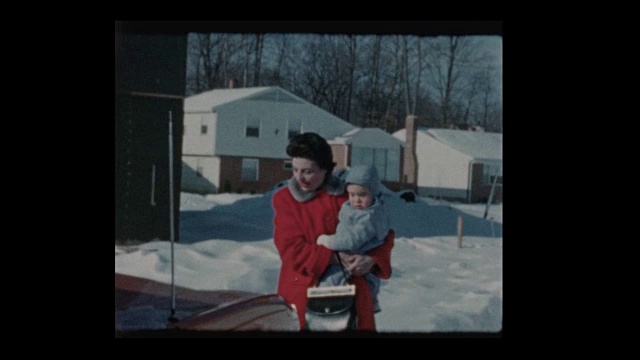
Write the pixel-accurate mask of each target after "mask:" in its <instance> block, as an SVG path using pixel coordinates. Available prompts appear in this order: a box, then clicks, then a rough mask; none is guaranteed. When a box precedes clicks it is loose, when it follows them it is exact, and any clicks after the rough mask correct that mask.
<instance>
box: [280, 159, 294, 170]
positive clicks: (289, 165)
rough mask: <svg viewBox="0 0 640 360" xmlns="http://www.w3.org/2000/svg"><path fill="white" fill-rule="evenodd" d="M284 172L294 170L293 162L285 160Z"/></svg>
mask: <svg viewBox="0 0 640 360" xmlns="http://www.w3.org/2000/svg"><path fill="white" fill-rule="evenodd" d="M282 168H283V169H284V170H291V169H293V165H291V160H285V161H284V166H283V167H282Z"/></svg>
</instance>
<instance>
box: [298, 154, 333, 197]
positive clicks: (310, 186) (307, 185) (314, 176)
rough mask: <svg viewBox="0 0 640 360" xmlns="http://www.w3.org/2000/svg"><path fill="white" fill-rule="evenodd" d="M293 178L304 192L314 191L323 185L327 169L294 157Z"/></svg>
mask: <svg viewBox="0 0 640 360" xmlns="http://www.w3.org/2000/svg"><path fill="white" fill-rule="evenodd" d="M291 166H292V168H293V177H295V178H296V181H297V182H298V185H299V186H300V188H301V189H302V190H304V191H314V190H316V189H318V188H319V187H320V185H322V182H323V181H324V177H325V176H326V175H327V170H326V169H321V168H320V167H319V166H318V164H317V163H316V162H315V161H313V160H309V159H305V158H299V157H294V158H292V159H291Z"/></svg>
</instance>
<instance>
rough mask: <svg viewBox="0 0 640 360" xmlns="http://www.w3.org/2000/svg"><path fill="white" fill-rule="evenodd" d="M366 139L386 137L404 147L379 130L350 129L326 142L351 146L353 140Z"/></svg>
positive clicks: (395, 139) (400, 142)
mask: <svg viewBox="0 0 640 360" xmlns="http://www.w3.org/2000/svg"><path fill="white" fill-rule="evenodd" d="M362 136H364V137H366V138H369V139H376V138H379V137H380V136H384V137H388V138H389V139H393V140H394V141H396V142H398V143H399V144H400V145H402V146H403V147H405V146H406V144H405V142H404V141H402V140H400V139H397V138H395V137H393V136H392V135H391V134H389V133H388V132H386V131H384V130H382V129H379V128H359V127H357V128H355V129H351V130H349V131H347V132H346V133H344V134H342V135H340V136H336V137H335V138H333V139H331V140H328V142H329V144H346V145H348V144H351V143H352V142H353V141H354V139H356V138H359V137H362Z"/></svg>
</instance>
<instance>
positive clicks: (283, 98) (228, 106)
mask: <svg viewBox="0 0 640 360" xmlns="http://www.w3.org/2000/svg"><path fill="white" fill-rule="evenodd" d="M305 132H315V133H318V134H320V135H321V136H323V137H324V138H326V139H327V140H328V142H329V143H330V144H331V146H332V150H333V152H334V160H335V161H336V162H337V163H338V165H337V166H336V168H335V170H339V169H342V168H344V167H347V166H351V164H352V163H353V161H355V163H361V162H367V161H371V162H372V163H373V162H375V163H376V165H379V166H380V169H379V171H383V172H384V174H385V179H389V180H390V181H397V178H398V177H399V176H400V173H401V161H402V159H401V157H402V156H401V146H402V144H403V142H402V141H400V140H397V139H395V138H394V137H393V136H391V134H388V133H385V132H384V131H382V130H379V129H360V128H356V127H355V126H353V125H351V124H350V123H348V122H346V121H344V120H342V119H340V118H338V117H336V116H334V115H332V114H330V113H329V112H327V111H325V110H323V109H321V108H319V107H317V106H315V105H313V104H311V103H309V102H307V101H305V100H303V99H301V98H299V97H297V96H296V95H294V94H292V93H290V92H288V91H286V90H284V89H282V88H280V87H277V86H274V87H255V88H237V89H233V88H231V89H216V90H211V91H207V92H204V93H201V94H198V95H194V96H191V97H187V98H186V99H185V103H184V135H183V142H182V169H183V170H182V190H184V191H190V192H198V193H219V192H245V193H247V192H249V193H253V192H255V193H259V192H264V191H267V190H269V189H271V188H273V186H274V185H276V184H278V183H279V182H282V181H283V180H286V179H289V178H290V177H291V161H290V158H289V156H288V155H287V154H286V147H287V144H288V143H289V139H290V138H291V137H292V136H294V135H296V134H300V133H305ZM352 159H353V160H352Z"/></svg>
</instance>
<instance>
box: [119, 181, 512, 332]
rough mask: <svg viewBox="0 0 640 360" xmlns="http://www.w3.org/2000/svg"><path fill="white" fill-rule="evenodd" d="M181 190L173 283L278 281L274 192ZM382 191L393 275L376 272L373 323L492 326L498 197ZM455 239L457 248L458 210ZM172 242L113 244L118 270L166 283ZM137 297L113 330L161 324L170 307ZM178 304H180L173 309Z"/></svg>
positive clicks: (398, 327)
mask: <svg viewBox="0 0 640 360" xmlns="http://www.w3.org/2000/svg"><path fill="white" fill-rule="evenodd" d="M275 191H276V189H274V190H271V191H269V192H266V193H264V194H253V195H249V194H229V193H226V194H215V195H206V196H202V195H197V194H192V193H186V192H183V193H181V194H180V224H179V231H180V242H179V243H177V242H176V243H174V259H175V264H174V270H175V285H177V286H182V287H186V288H190V289H194V290H243V291H251V292H256V293H260V294H272V293H275V292H276V290H277V282H278V274H279V270H280V265H281V261H280V257H279V254H278V251H277V249H276V247H275V244H274V242H273V224H272V221H273V210H272V207H271V197H272V195H273V194H274V193H275ZM399 194H400V193H399V192H398V193H396V192H391V191H387V193H386V194H385V195H384V199H385V206H386V207H387V210H388V212H389V215H390V221H391V227H392V228H393V229H394V231H395V232H396V239H395V246H394V248H393V250H392V253H391V266H392V276H391V278H390V279H388V280H382V283H381V287H380V294H379V302H380V306H381V308H382V311H381V312H379V313H377V314H376V324H377V330H378V332H380V333H385V332H387V333H429V332H487V333H494V332H499V331H500V330H501V328H502V313H503V310H502V309H503V306H502V303H503V300H502V299H503V297H502V294H503V272H502V265H503V256H502V254H503V248H502V204H493V205H491V206H490V207H489V211H488V215H487V217H486V219H483V215H484V212H485V209H486V204H464V203H451V202H446V201H444V200H438V199H432V198H426V197H417V198H416V202H405V201H404V200H403V199H401V198H400V197H399ZM459 216H461V217H462V224H463V236H462V247H461V248H458V236H457V226H458V217H459ZM170 251H171V242H170V241H150V242H147V243H143V244H139V245H128V246H122V245H116V246H115V272H116V273H121V274H126V275H133V276H138V277H142V278H145V279H150V280H155V281H159V282H162V283H166V284H171V262H170V260H171V252H170ZM150 311H151V310H149V309H145V308H144V307H138V308H131V309H128V310H126V311H121V312H116V316H115V318H116V330H118V331H126V330H141V329H145V330H146V329H162V328H163V327H164V326H165V324H164V323H165V320H166V319H167V314H166V313H163V314H156V313H149V312H150ZM176 314H177V315H179V314H180V309H179V308H177V309H176Z"/></svg>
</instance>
